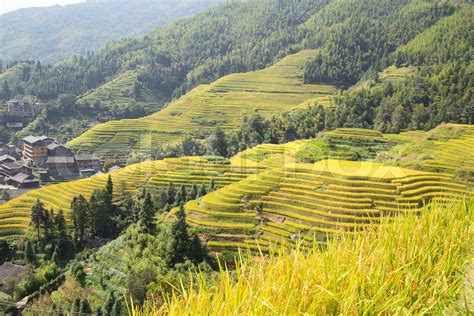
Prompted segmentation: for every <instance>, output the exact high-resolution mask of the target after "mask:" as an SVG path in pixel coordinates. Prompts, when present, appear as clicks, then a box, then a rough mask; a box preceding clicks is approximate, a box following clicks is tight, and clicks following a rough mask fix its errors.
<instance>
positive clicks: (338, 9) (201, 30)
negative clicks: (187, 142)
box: [0, 0, 464, 136]
mask: <svg viewBox="0 0 474 316" xmlns="http://www.w3.org/2000/svg"><path fill="white" fill-rule="evenodd" d="M462 2H464V1H455V2H449V3H447V2H439V3H438V2H432V1H420V0H416V1H415V0H412V1H405V0H403V1H402V0H400V1H388V0H387V1H383V2H380V1H376V3H375V4H374V3H372V2H371V1H369V2H367V1H365V0H364V1H362V0H358V1H355V2H354V3H352V4H351V5H346V4H345V3H344V1H340V0H337V1H336V0H334V1H328V0H321V1H307V0H305V1H295V0H289V1H277V0H271V1H263V2H262V1H230V2H226V3H225V4H223V5H220V6H217V7H215V8H211V9H208V10H206V11H204V12H202V13H199V14H197V15H195V16H193V17H191V18H187V19H182V20H180V21H177V22H175V23H172V24H171V25H169V26H164V27H161V28H158V29H156V30H154V31H152V32H150V33H148V34H147V35H146V36H144V37H137V38H133V39H127V40H122V41H118V42H113V43H110V44H108V45H107V46H106V47H105V48H104V49H103V50H101V51H100V52H99V53H98V54H95V55H87V56H81V57H78V58H73V59H70V60H66V61H64V62H62V63H60V64H58V65H56V66H54V67H42V68H41V70H38V69H36V67H33V66H34V65H31V64H24V65H23V67H26V68H28V69H27V70H25V71H24V74H25V75H24V76H22V77H21V78H20V79H19V80H14V81H10V82H8V84H9V87H12V88H11V89H10V90H11V91H10V93H9V95H11V96H14V95H16V96H17V97H21V96H22V95H33V96H36V97H38V98H40V99H41V100H42V101H49V102H50V103H52V104H53V106H61V105H60V104H59V105H58V103H59V102H58V100H57V98H58V96H59V95H60V94H64V93H68V94H74V95H75V96H77V97H78V96H80V95H83V94H90V93H93V92H91V91H93V90H94V89H96V88H98V87H100V86H102V85H104V84H106V83H108V82H109V81H113V80H116V79H117V78H119V79H118V80H121V79H120V78H122V77H123V76H124V73H130V71H133V77H136V80H134V81H132V80H130V81H128V82H127V84H126V85H124V86H123V87H122V88H121V89H120V90H125V91H139V90H140V89H142V88H143V89H146V90H151V91H152V93H151V94H150V93H146V94H147V95H155V96H159V98H158V99H156V100H148V101H147V102H148V103H153V104H161V103H162V102H163V100H165V101H166V100H171V99H172V98H178V97H180V96H182V95H183V94H185V93H186V92H188V91H190V90H191V89H193V88H195V87H196V86H198V85H200V84H208V83H211V82H213V81H215V80H217V79H218V78H221V77H222V76H224V75H227V74H230V73H238V72H248V71H253V70H258V69H263V68H265V67H268V66H270V65H272V64H274V63H275V62H276V61H279V60H281V58H282V57H284V56H286V55H289V54H292V53H295V52H298V51H301V50H302V49H308V48H310V49H319V52H320V54H317V55H316V56H315V58H316V59H317V56H319V55H321V56H325V58H327V59H328V60H330V58H328V56H341V55H342V56H341V58H339V59H338V60H337V61H331V66H330V67H329V68H327V69H326V68H325V70H324V71H330V72H331V74H334V75H335V76H337V77H340V78H334V79H335V80H332V81H331V82H335V83H337V84H338V85H341V86H343V87H346V86H348V85H350V84H352V83H354V82H356V81H357V80H359V79H361V78H363V77H364V76H367V75H368V73H371V72H373V71H381V70H383V69H384V68H385V67H387V66H390V64H391V63H392V57H391V54H392V53H393V52H394V51H395V50H396V49H397V48H398V47H399V46H401V45H404V44H406V43H408V42H409V41H410V40H411V39H413V38H414V37H415V36H416V35H418V34H419V33H421V32H423V31H424V30H426V29H428V28H429V27H431V26H432V25H433V24H435V23H436V22H437V21H439V20H440V19H442V18H443V17H446V16H450V15H452V14H453V13H454V12H456V11H457V10H458V9H459V7H460V3H462ZM374 6H376V7H377V8H379V9H378V10H375V11H374V12H370V10H367V8H370V7H374ZM380 16H387V17H389V18H387V19H382V18H380ZM276 17H277V18H276ZM338 17H340V18H338ZM372 19H376V20H377V23H376V25H373V23H371V22H370V21H371V20H372ZM399 21H403V22H402V23H400V22H399ZM366 29H367V30H371V31H373V32H374V34H377V36H374V37H373V38H372V39H373V40H374V41H376V42H377V43H376V42H374V41H372V42H371V43H370V45H369V43H365V42H364V40H363V39H364V38H371V37H369V36H367V34H366V33H364V32H363V30H366ZM352 30H354V31H352ZM333 33H334V34H339V33H342V35H344V36H346V35H347V36H349V37H350V38H348V39H346V38H345V37H344V42H347V44H348V45H349V44H350V45H351V46H350V50H351V52H350V54H349V55H353V56H356V57H357V56H364V58H363V59H360V60H358V61H357V64H356V65H354V61H353V60H352V59H351V58H348V57H347V56H346V55H347V54H348V53H347V52H346V51H344V50H345V49H346V48H345V47H340V45H339V44H341V43H339V44H338V43H337V42H335V39H337V38H340V37H342V35H338V36H333V35H334V34H333ZM331 34H332V35H331ZM463 36H464V35H463ZM360 38H362V40H361V39H360ZM378 42H380V43H378ZM329 48H331V49H336V50H335V51H331V52H330V53H328V49H329ZM366 57H367V58H366ZM313 60H315V59H314V58H313ZM352 66H354V67H355V68H357V69H358V70H357V71H356V72H352V71H351V70H350V69H351V68H352ZM356 66H357V67H356ZM318 67H319V66H317V67H315V66H314V63H313V62H311V63H308V65H306V66H305V76H304V78H305V81H308V82H314V83H321V82H326V79H327V78H322V77H321V78H319V79H318V78H317V76H316V75H315V74H316V73H317V72H318V71H316V70H315V69H319V68H318ZM324 67H326V66H324ZM330 68H331V69H330ZM344 74H350V77H351V79H350V80H346V79H344V78H343V77H344ZM313 77H314V78H313ZM3 79H4V78H2V75H0V84H2V82H3V81H4V80H3ZM124 82H125V81H124ZM107 87H108V86H107V85H105V86H104V87H103V88H101V90H105V91H107V95H108V97H107V99H109V100H110V101H109V103H114V102H115V100H117V101H118V102H117V103H118V104H120V106H118V107H117V108H116V109H111V107H110V106H107V105H106V106H104V108H101V107H98V106H96V107H93V106H92V104H89V103H87V102H88V100H85V102H84V104H81V103H78V104H77V108H79V109H81V110H79V111H78V112H80V113H74V112H72V113H71V114H69V115H67V117H63V118H62V119H58V118H55V117H52V118H50V117H45V116H42V117H41V118H40V119H39V121H38V122H34V123H33V124H31V125H30V126H29V127H28V129H27V132H28V133H45V129H47V131H48V132H49V133H51V134H57V135H61V134H65V133H66V134H67V136H76V135H78V134H80V133H82V132H83V131H84V130H85V128H87V126H88V125H89V124H90V123H91V122H93V121H94V119H95V117H97V116H108V117H110V118H115V119H120V118H132V117H137V113H134V112H133V111H132V110H131V109H133V107H134V105H135V103H136V101H137V100H136V99H138V98H136V97H134V98H130V99H128V100H127V101H126V102H122V101H124V98H123V96H122V94H123V91H120V92H118V93H117V91H116V90H114V89H111V90H107ZM0 98H1V96H0ZM123 107H125V110H123V111H122V110H121V109H122V108H123ZM84 108H85V109H89V108H93V109H94V110H93V111H92V112H93V113H88V112H91V111H89V110H87V111H86V110H82V109H84ZM155 109H156V107H155ZM81 112H86V113H87V114H86V116H84V115H81V114H82V113H81ZM150 113H151V112H146V113H145V114H143V115H146V114H150ZM452 120H453V121H455V122H456V119H455V118H453V119H452ZM70 122H74V123H70ZM435 125H436V124H435ZM435 125H433V126H432V127H434V126H435Z"/></svg>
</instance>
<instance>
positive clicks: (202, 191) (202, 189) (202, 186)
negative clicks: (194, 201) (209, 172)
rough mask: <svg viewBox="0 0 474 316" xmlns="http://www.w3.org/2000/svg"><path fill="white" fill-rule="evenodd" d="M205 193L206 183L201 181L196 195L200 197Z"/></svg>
mask: <svg viewBox="0 0 474 316" xmlns="http://www.w3.org/2000/svg"><path fill="white" fill-rule="evenodd" d="M206 194H207V188H206V185H205V184H204V183H203V184H202V185H201V188H200V189H199V195H198V197H202V196H204V195H206Z"/></svg>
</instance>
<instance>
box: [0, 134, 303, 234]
mask: <svg viewBox="0 0 474 316" xmlns="http://www.w3.org/2000/svg"><path fill="white" fill-rule="evenodd" d="M302 144H304V141H298V142H294V143H290V144H286V145H260V146H257V147H255V148H252V149H250V150H248V153H247V152H245V151H244V152H242V153H240V154H239V155H238V156H236V157H234V158H232V159H230V160H229V159H224V158H220V157H182V158H168V159H164V160H160V161H149V162H143V163H139V164H135V165H131V166H127V167H125V168H123V169H120V170H118V171H115V172H112V173H111V176H112V180H113V183H114V189H115V191H116V193H117V191H118V190H119V188H120V187H122V188H124V189H125V190H127V191H130V192H134V191H137V190H138V188H139V187H141V186H147V187H148V188H151V189H152V188H157V187H162V186H167V185H168V183H169V182H172V183H173V184H175V185H185V186H192V185H193V184H198V185H199V184H206V185H208V184H209V183H210V181H211V179H214V181H215V184H216V185H217V186H225V185H228V184H230V183H233V182H237V181H240V180H241V179H243V178H246V177H247V176H249V175H252V174H256V173H259V172H262V171H264V170H266V169H268V168H269V167H270V166H272V165H273V164H274V163H275V161H292V159H293V160H294V157H295V152H296V151H297V150H298V149H299V147H300V146H301V145H302ZM253 156H259V157H264V158H262V159H261V160H260V161H258V162H256V161H254V160H251V159H253ZM247 157H249V158H247ZM107 177H108V175H101V176H97V177H91V178H88V179H82V180H77V181H71V182H65V183H61V184H56V185H51V186H45V187H42V188H40V189H37V190H33V191H29V192H27V193H26V194H24V195H22V196H20V197H18V198H16V199H13V200H11V201H9V202H8V203H6V204H3V205H1V206H0V237H2V236H12V235H16V234H20V233H22V232H23V231H25V230H26V229H27V228H28V224H29V220H30V213H31V207H32V206H33V205H34V203H35V202H36V200H37V199H40V200H41V201H43V203H44V204H45V207H47V208H53V209H55V210H58V209H63V210H64V211H66V212H67V211H68V210H69V208H70V203H71V201H72V199H73V197H74V196H77V195H79V194H82V195H84V196H85V197H89V196H90V195H91V194H92V192H93V191H94V190H95V189H98V188H102V187H104V186H105V183H106V181H107Z"/></svg>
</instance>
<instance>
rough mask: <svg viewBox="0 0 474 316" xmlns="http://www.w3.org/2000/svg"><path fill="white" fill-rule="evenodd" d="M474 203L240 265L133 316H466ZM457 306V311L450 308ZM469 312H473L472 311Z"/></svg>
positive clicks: (149, 304)
mask: <svg viewBox="0 0 474 316" xmlns="http://www.w3.org/2000/svg"><path fill="white" fill-rule="evenodd" d="M473 219H474V201H472V200H471V201H470V202H464V203H459V204H450V205H439V204H438V205H436V204H434V205H431V206H428V207H426V209H425V211H424V212H423V213H422V215H421V216H420V217H415V216H407V217H403V218H401V217H400V218H399V219H397V220H395V221H393V220H387V222H385V225H381V226H380V227H379V228H373V229H369V230H367V232H366V233H364V234H357V235H350V236H340V237H339V238H335V239H333V241H332V242H330V243H329V244H328V246H327V249H325V250H320V249H317V248H313V250H311V251H310V252H309V253H304V252H302V251H301V250H300V249H296V250H292V251H290V252H286V253H284V252H283V251H278V252H276V253H275V254H273V255H271V257H270V258H268V257H256V258H252V259H245V258H244V257H242V258H240V259H239V262H238V268H237V270H236V271H235V272H229V271H225V270H223V271H222V272H221V278H220V279H221V280H220V281H219V283H217V284H208V283H206V281H205V280H204V278H200V277H198V278H197V279H196V280H194V283H193V284H191V286H190V287H189V288H190V290H186V291H177V293H176V295H175V296H173V297H172V298H170V299H169V300H167V303H166V304H164V305H163V306H156V305H153V303H152V302H150V301H149V302H147V303H146V304H145V306H144V307H143V309H140V308H137V307H136V308H134V310H133V314H134V315H162V314H170V315H211V314H212V315H215V314H217V315H219V314H220V315H270V314H274V315H290V314H291V315H292V314H302V313H305V314H306V313H307V314H311V315H321V314H333V315H336V314H340V315H341V314H342V315H348V314H349V315H354V314H380V313H381V314H387V315H397V314H404V315H406V314H426V313H430V314H432V313H435V314H439V313H442V312H443V311H445V310H446V308H448V307H449V310H453V308H454V310H455V311H456V313H462V314H464V313H466V314H469V312H468V310H467V307H466V305H465V304H464V302H468V301H469V299H468V298H464V297H462V296H463V295H464V294H462V292H461V290H462V288H463V286H464V275H465V270H466V267H467V265H468V263H469V262H470V261H471V260H472V251H473V248H472V247H473V246H472V245H474V229H473V226H472V223H473ZM453 306H454V307H453ZM471 312H472V311H471Z"/></svg>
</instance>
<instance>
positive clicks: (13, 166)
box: [2, 161, 23, 169]
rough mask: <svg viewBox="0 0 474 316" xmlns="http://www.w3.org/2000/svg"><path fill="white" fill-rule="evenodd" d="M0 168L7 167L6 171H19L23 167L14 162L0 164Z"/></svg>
mask: <svg viewBox="0 0 474 316" xmlns="http://www.w3.org/2000/svg"><path fill="white" fill-rule="evenodd" d="M2 166H4V167H7V168H8V169H20V168H21V167H23V165H22V164H19V163H18V162H16V161H14V162H5V163H2Z"/></svg>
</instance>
